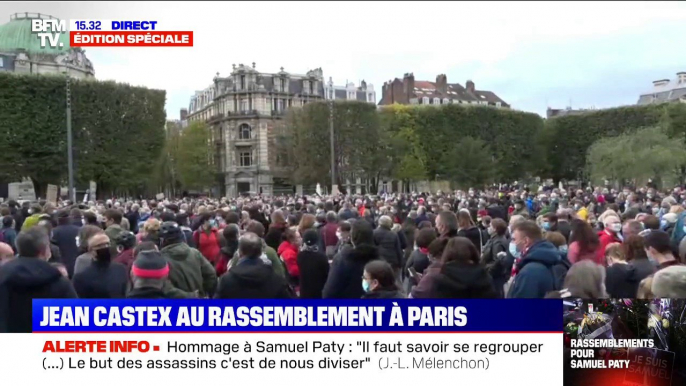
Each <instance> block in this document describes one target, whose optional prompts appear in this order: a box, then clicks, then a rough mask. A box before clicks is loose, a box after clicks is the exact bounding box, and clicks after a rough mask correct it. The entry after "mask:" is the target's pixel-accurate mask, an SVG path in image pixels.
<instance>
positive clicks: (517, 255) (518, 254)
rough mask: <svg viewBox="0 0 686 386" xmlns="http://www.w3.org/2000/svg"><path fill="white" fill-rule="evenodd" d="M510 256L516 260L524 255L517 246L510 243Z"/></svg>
mask: <svg viewBox="0 0 686 386" xmlns="http://www.w3.org/2000/svg"><path fill="white" fill-rule="evenodd" d="M510 254H511V255H512V256H514V258H515V259H519V258H520V257H521V256H522V253H521V252H520V251H519V250H518V249H517V244H515V243H514V242H510Z"/></svg>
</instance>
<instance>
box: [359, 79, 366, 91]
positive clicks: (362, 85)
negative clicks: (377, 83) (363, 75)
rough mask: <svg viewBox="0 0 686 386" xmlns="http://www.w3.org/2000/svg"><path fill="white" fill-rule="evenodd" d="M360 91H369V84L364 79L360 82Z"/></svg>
mask: <svg viewBox="0 0 686 386" xmlns="http://www.w3.org/2000/svg"><path fill="white" fill-rule="evenodd" d="M360 89H361V90H366V89H367V82H365V81H364V79H362V82H360Z"/></svg>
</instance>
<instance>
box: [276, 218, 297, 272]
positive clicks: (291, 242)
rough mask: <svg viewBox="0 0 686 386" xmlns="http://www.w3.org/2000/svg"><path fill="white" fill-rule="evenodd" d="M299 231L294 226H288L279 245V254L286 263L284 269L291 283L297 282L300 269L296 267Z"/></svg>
mask: <svg viewBox="0 0 686 386" xmlns="http://www.w3.org/2000/svg"><path fill="white" fill-rule="evenodd" d="M301 241H302V239H301V238H300V232H298V231H297V230H296V229H294V228H288V229H286V231H285V232H284V241H283V242H282V243H281V245H279V250H278V253H279V256H280V257H281V260H283V262H284V263H285V264H286V270H288V274H289V275H290V277H291V283H298V281H299V280H300V269H299V268H298V249H299V248H300V243H301Z"/></svg>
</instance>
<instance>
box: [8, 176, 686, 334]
mask: <svg viewBox="0 0 686 386" xmlns="http://www.w3.org/2000/svg"><path fill="white" fill-rule="evenodd" d="M685 194H686V191H684V190H682V189H680V188H678V187H677V188H674V189H673V190H672V191H669V192H661V191H659V190H657V189H656V188H655V187H654V186H646V187H642V188H639V189H633V188H624V189H623V190H619V191H616V190H614V189H608V188H602V187H598V188H595V189H592V188H586V189H571V188H568V189H561V188H554V187H540V188H538V189H537V190H536V191H534V190H531V189H529V188H527V187H526V186H519V185H514V186H505V187H503V186H501V187H492V188H490V189H484V190H475V189H469V190H468V191H455V192H452V193H449V194H448V193H447V194H444V193H442V192H437V193H434V194H424V193H418V194H414V193H413V194H380V195H373V196H372V195H346V196H344V195H338V196H335V197H325V196H319V195H317V196H305V197H295V196H281V197H264V196H252V197H236V198H222V199H198V198H192V199H191V198H184V199H179V200H162V201H156V200H125V199H109V200H106V201H96V202H87V203H84V204H78V205H75V204H71V203H69V202H64V203H60V204H59V205H55V204H53V203H45V202H33V203H30V202H24V203H22V204H21V205H20V204H18V203H17V202H14V201H9V202H7V203H3V204H0V211H1V213H0V214H1V215H2V229H1V230H0V332H7V331H9V332H15V331H17V332H20V331H30V330H31V300H32V299H36V298H76V297H79V298H148V299H151V298H152V299H161V298H210V297H212V298H217V299H231V298H303V299H321V298H324V299H354V298H365V299H373V298H546V297H547V298H566V297H575V298H607V297H612V298H654V297H668V298H686V266H684V265H683V262H684V261H686V256H685V255H686V238H685V237H684V236H685V235H686V221H685V220H686V211H685V210H684V208H685V206H686V197H685Z"/></svg>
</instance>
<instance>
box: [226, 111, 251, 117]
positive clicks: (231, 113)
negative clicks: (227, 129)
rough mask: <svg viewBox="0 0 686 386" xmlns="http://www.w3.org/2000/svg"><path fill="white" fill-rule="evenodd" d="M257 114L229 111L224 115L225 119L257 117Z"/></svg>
mask: <svg viewBox="0 0 686 386" xmlns="http://www.w3.org/2000/svg"><path fill="white" fill-rule="evenodd" d="M258 114H259V113H258V112H257V110H240V111H231V112H228V113H226V116H227V117H231V118H245V117H254V116H257V115H258Z"/></svg>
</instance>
